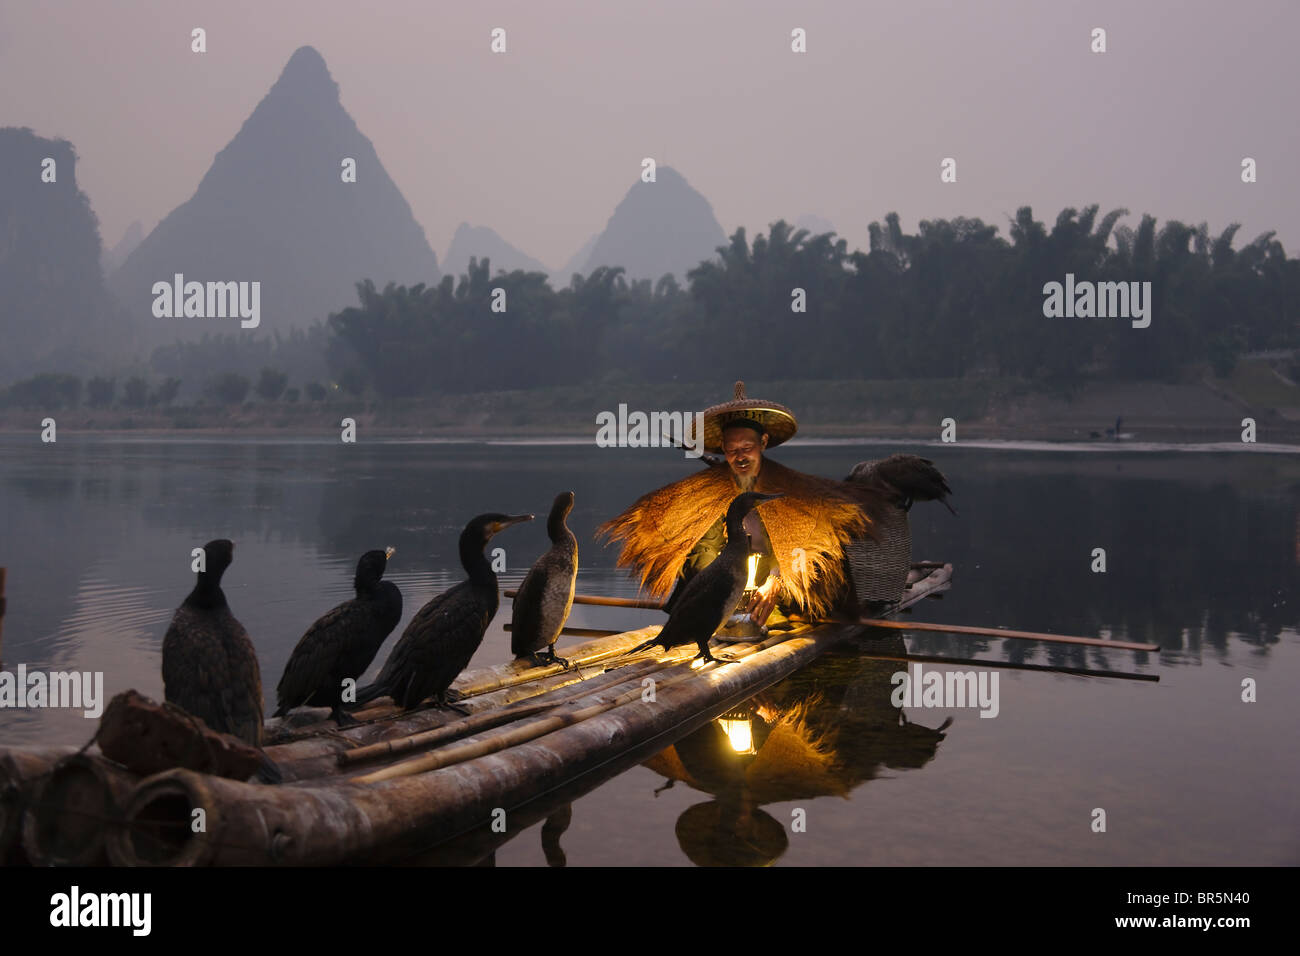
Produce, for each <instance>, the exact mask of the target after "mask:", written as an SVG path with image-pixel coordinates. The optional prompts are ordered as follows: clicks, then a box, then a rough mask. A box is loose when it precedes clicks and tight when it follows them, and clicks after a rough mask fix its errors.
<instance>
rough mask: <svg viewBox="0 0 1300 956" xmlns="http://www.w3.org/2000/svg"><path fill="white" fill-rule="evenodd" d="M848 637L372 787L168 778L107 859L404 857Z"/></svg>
mask: <svg viewBox="0 0 1300 956" xmlns="http://www.w3.org/2000/svg"><path fill="white" fill-rule="evenodd" d="M857 633H860V628H858V627H857V626H856V625H854V624H845V625H841V626H838V627H836V626H827V627H821V628H817V629H816V630H815V631H812V632H809V633H808V634H806V635H800V636H794V637H789V638H787V639H786V640H784V641H783V642H782V643H780V644H778V645H776V646H774V647H770V648H768V649H767V650H765V651H762V652H760V653H756V654H754V655H753V659H752V660H751V661H747V662H746V664H745V665H744V666H741V667H736V666H728V667H713V668H711V669H709V670H706V671H704V673H703V674H700V675H699V677H700V679H697V680H690V681H683V682H682V683H680V684H676V685H673V686H669V687H664V686H662V685H660V686H659V687H658V688H657V690H656V699H655V701H654V702H648V701H643V700H641V699H640V698H638V699H636V700H633V701H631V702H629V703H626V704H624V705H623V706H621V707H617V708H615V709H613V710H611V711H608V712H606V713H604V714H600V715H598V716H595V717H592V718H591V719H589V720H584V721H582V722H580V723H578V724H574V725H572V726H568V727H563V728H560V729H559V730H557V731H555V732H554V733H551V734H548V735H547V736H546V737H545V738H542V739H538V740H533V741H529V742H526V743H522V744H520V745H518V746H515V747H512V748H510V749H509V750H508V751H504V752H499V753H495V754H490V755H487V756H483V757H480V758H478V759H475V760H470V761H468V762H465V763H459V764H456V765H454V766H451V767H447V768H445V769H442V770H435V771H432V772H429V773H421V774H416V775H414V776H409V777H400V778H397V779H393V780H386V781H384V782H382V783H377V784H370V785H365V784H356V783H349V782H346V781H331V782H330V783H329V785H293V786H287V787H285V786H281V787H266V786H257V785H255V784H248V783H241V782H239V781H234V780H224V779H220V778H213V777H206V778H205V777H201V776H200V775H198V774H195V773H192V772H191V771H187V770H170V771H167V772H166V773H163V774H159V775H157V776H154V777H151V778H149V779H147V780H145V781H142V782H141V783H140V785H139V787H137V788H136V790H135V792H134V794H133V795H132V797H131V800H130V802H129V804H128V806H127V807H126V809H125V810H124V813H123V816H124V822H123V825H122V826H121V827H118V828H114V829H113V831H112V832H111V833H110V834H109V837H108V850H109V857H110V859H111V860H112V862H113V863H115V864H118V865H142V864H144V865H159V864H169V865H193V864H196V863H212V864H218V865H237V866H253V865H267V864H272V865H295V866H319V865H332V864H339V863H345V862H362V861H366V862H378V861H383V860H391V859H395V858H399V857H403V856H409V855H411V854H412V853H413V852H416V851H418V850H419V849H421V848H424V847H431V846H433V845H435V844H437V843H441V842H443V841H444V840H447V839H450V838H452V837H455V836H457V835H459V834H461V833H465V832H467V831H469V830H472V829H474V828H476V827H479V826H481V825H483V824H486V823H490V822H492V821H493V820H494V819H496V817H497V815H498V814H497V813H494V811H505V812H506V813H507V815H512V814H514V813H515V812H516V808H519V807H521V806H523V805H525V804H527V803H528V802H530V801H532V800H535V799H536V798H537V797H538V795H539V794H543V793H547V792H549V791H551V790H554V789H556V788H558V787H560V786H562V785H565V784H567V783H570V782H572V781H575V780H577V779H579V778H581V777H582V776H583V775H584V774H587V773H589V772H592V771H594V770H596V769H597V768H600V767H603V766H605V765H607V764H609V763H611V762H612V761H616V760H618V759H619V757H620V756H621V755H624V754H626V753H628V752H629V751H632V750H634V749H637V748H643V747H644V748H654V747H655V746H659V747H666V746H668V745H669V744H671V743H672V742H673V741H675V740H677V739H679V738H680V737H681V736H683V735H684V734H686V733H689V732H690V731H691V730H694V729H695V728H696V727H698V726H700V725H702V724H703V723H705V722H706V721H709V720H712V719H713V718H715V717H717V716H719V715H720V714H724V713H726V712H727V711H728V710H730V709H731V708H732V707H734V706H736V704H738V703H739V702H740V701H742V700H746V699H748V698H749V697H751V696H753V695H754V694H756V693H758V692H759V691H761V690H763V689H764V688H766V687H769V686H771V685H772V684H775V683H776V682H777V681H780V680H782V679H783V678H785V677H788V676H789V675H790V674H792V673H794V672H795V671H797V670H799V669H800V668H802V667H805V666H807V664H808V663H810V662H811V661H812V660H814V659H815V658H817V657H818V656H820V655H821V654H822V653H824V652H825V651H826V650H827V649H828V648H830V647H832V646H834V645H836V644H839V643H841V642H843V641H845V640H847V639H848V638H849V637H851V636H852V635H854V634H857ZM196 807H203V808H204V809H205V810H206V815H207V831H206V832H205V833H199V834H196V833H194V832H192V830H191V827H190V818H191V811H192V809H194V808H196ZM511 819H513V817H511ZM156 834H161V836H160V837H158V838H155V835H156Z"/></svg>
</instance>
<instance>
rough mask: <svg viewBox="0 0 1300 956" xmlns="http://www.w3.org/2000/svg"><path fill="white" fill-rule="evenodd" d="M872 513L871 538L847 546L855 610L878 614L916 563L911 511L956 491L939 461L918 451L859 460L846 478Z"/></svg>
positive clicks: (893, 600)
mask: <svg viewBox="0 0 1300 956" xmlns="http://www.w3.org/2000/svg"><path fill="white" fill-rule="evenodd" d="M845 481H846V482H847V483H848V485H849V487H850V489H851V490H852V492H853V494H854V496H855V497H857V498H858V499H859V500H860V501H861V502H862V503H863V506H864V507H865V508H867V509H868V511H869V513H870V514H871V517H872V531H871V535H870V536H864V537H859V538H856V539H854V540H853V541H850V542H849V543H848V544H846V545H845V547H844V556H845V561H846V563H847V565H848V570H849V579H850V581H851V582H852V585H853V596H854V597H855V598H856V610H857V611H858V612H859V613H860V614H861V613H865V614H868V615H870V616H873V617H874V616H875V615H877V614H879V613H881V612H883V611H884V610H886V609H887V608H889V607H890V606H892V605H893V604H895V603H897V602H898V600H899V599H900V598H901V597H902V595H903V590H904V588H906V586H907V576H908V572H909V571H910V569H911V566H912V530H911V525H910V523H909V521H908V512H909V511H910V510H911V508H912V504H913V503H914V502H917V501H938V502H940V503H941V504H943V506H944V507H945V508H947V509H948V510H949V511H951V512H952V513H953V514H954V515H955V514H956V513H957V511H956V509H955V508H953V506H952V505H950V504H949V503H948V496H949V495H950V494H952V489H951V488H949V487H948V481H947V479H945V478H944V476H943V473H942V472H940V471H939V469H938V468H935V467H934V462H932V461H931V460H930V459H928V458H921V457H919V456H917V455H890V456H889V457H888V458H884V459H881V460H880V461H860V462H858V463H857V464H856V465H855V466H854V467H853V470H852V471H851V472H850V473H849V476H848V478H846V479H845Z"/></svg>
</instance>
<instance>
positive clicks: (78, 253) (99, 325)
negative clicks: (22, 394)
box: [0, 127, 114, 383]
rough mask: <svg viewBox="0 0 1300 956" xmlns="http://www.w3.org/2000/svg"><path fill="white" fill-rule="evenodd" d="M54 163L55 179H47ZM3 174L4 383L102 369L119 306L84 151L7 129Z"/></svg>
mask: <svg viewBox="0 0 1300 956" xmlns="http://www.w3.org/2000/svg"><path fill="white" fill-rule="evenodd" d="M47 158H49V159H52V160H54V167H53V170H54V176H55V180H54V182H43V181H42V171H43V169H44V167H43V166H42V163H43V162H44V160H45V159H47ZM0 169H4V170H5V175H4V176H0V383H2V382H7V381H11V380H13V379H17V378H26V377H28V376H31V375H33V374H35V373H37V372H43V371H58V372H82V371H85V370H87V369H89V368H93V367H94V365H95V363H96V361H102V360H103V358H104V351H103V349H104V346H105V343H108V342H110V341H112V339H113V332H114V328H113V324H112V315H113V308H112V302H111V299H110V297H109V296H108V295H107V293H106V292H105V290H104V277H103V273H102V272H101V271H100V261H99V260H100V253H101V246H100V240H99V221H98V220H97V219H96V218H95V213H94V212H93V211H92V209H91V208H90V200H89V199H88V198H87V197H86V194H85V193H84V192H82V191H81V190H80V189H79V188H78V187H77V154H76V151H75V150H74V149H73V146H72V144H71V143H69V142H67V141H66V140H62V139H46V138H44V137H41V136H37V135H36V134H35V133H34V132H32V131H31V130H30V129H27V128H22V129H18V128H13V127H10V128H6V129H0Z"/></svg>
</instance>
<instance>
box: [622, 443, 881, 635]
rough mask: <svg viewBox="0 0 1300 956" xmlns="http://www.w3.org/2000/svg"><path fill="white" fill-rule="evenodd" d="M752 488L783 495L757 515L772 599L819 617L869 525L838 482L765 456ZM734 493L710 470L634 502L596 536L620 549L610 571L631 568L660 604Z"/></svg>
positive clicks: (726, 476)
mask: <svg viewBox="0 0 1300 956" xmlns="http://www.w3.org/2000/svg"><path fill="white" fill-rule="evenodd" d="M754 490H755V491H761V492H764V493H766V494H774V493H778V492H779V493H782V494H784V495H785V497H784V498H776V499H774V500H772V501H767V502H764V503H763V509H762V514H761V515H760V517H761V518H762V521H763V526H764V527H765V528H766V529H767V535H768V538H769V540H770V541H771V543H772V552H773V556H774V557H775V558H776V562H777V564H778V565H779V566H780V568H781V596H780V600H781V601H782V602H783V603H792V604H794V605H797V606H798V607H800V608H802V609H803V610H804V611H806V612H807V613H809V614H813V615H816V616H821V615H824V614H826V613H827V612H829V611H830V610H831V608H832V607H833V606H834V605H835V603H836V601H837V598H838V597H839V595H840V593H841V591H842V590H843V589H844V588H846V587H847V584H848V582H847V580H846V578H845V573H844V546H845V544H846V543H847V542H848V541H850V540H851V539H853V538H856V537H860V536H863V535H867V536H869V535H871V534H872V523H871V519H870V518H869V517H868V516H867V514H866V512H865V511H864V510H863V507H862V505H861V504H859V503H858V502H857V501H855V500H854V498H853V497H852V496H850V495H849V494H848V493H847V491H846V490H845V488H844V486H843V485H842V483H840V482H837V481H831V480H829V479H826V478H819V477H817V476H815V475H805V474H803V473H802V472H798V471H795V470H794V469H792V468H787V467H785V466H784V465H781V464H778V463H777V462H775V461H773V460H772V459H770V458H767V457H764V459H763V464H762V468H761V470H760V471H759V474H758V482H757V484H756V485H755V487H754ZM737 494H739V491H737V489H736V485H735V482H734V481H733V480H732V477H731V469H730V468H729V467H728V466H727V465H726V464H718V465H713V466H711V467H709V468H707V469H706V470H704V471H702V472H697V473H695V474H693V475H690V476H688V477H686V478H683V479H681V480H680V481H675V482H673V483H672V484H671V485H666V486H665V487H663V488H660V489H658V490H657V491H652V492H650V493H649V494H646V495H643V496H641V497H640V498H639V499H637V501H636V503H635V504H633V505H632V506H631V507H630V508H628V509H627V510H626V511H624V512H623V513H622V514H621V515H619V516H618V517H617V518H614V519H613V520H611V521H607V522H606V523H605V524H603V525H601V526H600V527H599V528H598V529H597V534H598V536H600V537H603V538H606V539H608V540H610V541H616V542H620V543H622V545H623V550H622V553H621V554H620V555H619V558H618V566H619V567H631V568H635V569H636V571H637V573H638V574H639V575H640V585H641V589H642V590H643V591H645V592H647V593H648V594H650V595H651V596H653V597H657V598H667V597H668V595H669V594H671V593H672V590H673V586H674V585H675V584H676V581H677V576H678V574H679V573H680V572H681V570H682V566H683V565H684V564H685V563H686V558H687V557H688V556H689V554H690V552H691V549H692V548H694V547H695V544H696V542H697V541H699V540H700V538H702V537H703V536H704V533H705V532H706V531H708V530H709V528H710V527H712V526H713V523H714V522H715V521H717V520H718V519H719V518H720V517H722V515H724V514H725V513H726V510H727V505H729V504H730V503H731V499H732V498H734V497H736V495H737Z"/></svg>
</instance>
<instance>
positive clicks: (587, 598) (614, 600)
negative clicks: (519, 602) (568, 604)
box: [505, 590, 664, 611]
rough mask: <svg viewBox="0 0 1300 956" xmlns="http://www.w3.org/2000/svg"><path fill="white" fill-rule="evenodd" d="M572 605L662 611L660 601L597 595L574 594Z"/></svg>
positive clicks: (509, 593)
mask: <svg viewBox="0 0 1300 956" xmlns="http://www.w3.org/2000/svg"><path fill="white" fill-rule="evenodd" d="M518 593H519V592H518V591H516V590H509V591H506V592H505V597H508V598H512V597H514V596H515V595H517V594H518ZM573 603H574V604H594V605H596V606H597V607H637V608H643V609H645V610H647V611H662V610H663V609H664V605H663V602H662V601H646V600H643V599H641V598H620V597H602V596H601V595H599V594H575V595H574V596H573Z"/></svg>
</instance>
